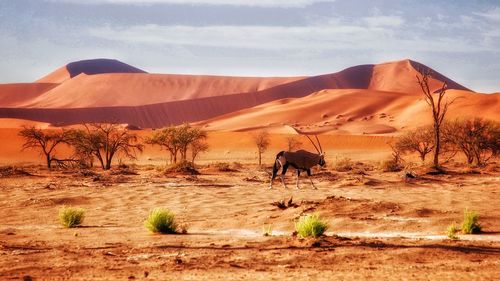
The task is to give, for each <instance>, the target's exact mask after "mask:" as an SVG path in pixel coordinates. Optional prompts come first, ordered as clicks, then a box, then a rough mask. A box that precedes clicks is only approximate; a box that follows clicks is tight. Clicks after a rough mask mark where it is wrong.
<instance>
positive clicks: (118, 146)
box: [71, 123, 144, 170]
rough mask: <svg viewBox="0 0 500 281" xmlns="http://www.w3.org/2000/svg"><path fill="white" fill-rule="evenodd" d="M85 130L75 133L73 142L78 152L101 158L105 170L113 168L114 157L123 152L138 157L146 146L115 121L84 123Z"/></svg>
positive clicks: (132, 157) (130, 156) (125, 154)
mask: <svg viewBox="0 0 500 281" xmlns="http://www.w3.org/2000/svg"><path fill="white" fill-rule="evenodd" d="M84 126H85V130H79V131H78V132H76V133H74V137H73V138H72V141H71V144H72V145H73V146H74V147H75V150H76V152H77V153H80V154H82V155H86V156H87V157H95V158H97V160H99V163H100V164H101V167H102V168H103V169H104V170H109V169H111V163H112V162H113V157H114V156H116V155H117V154H122V155H124V156H125V157H127V158H130V159H136V158H137V157H136V152H137V151H138V152H142V151H143V148H144V146H143V145H142V144H140V143H139V139H138V137H137V136H136V135H135V134H132V133H130V131H129V130H128V129H126V128H123V127H122V126H120V125H119V124H115V123H91V124H84Z"/></svg>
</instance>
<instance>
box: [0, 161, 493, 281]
mask: <svg viewBox="0 0 500 281" xmlns="http://www.w3.org/2000/svg"><path fill="white" fill-rule="evenodd" d="M232 167H233V168H234V170H232V171H229V172H222V171H219V170H218V169H217V168H216V167H204V168H202V169H201V170H200V171H201V175H198V176H183V175H175V176H174V175H169V176H165V175H164V174H163V173H162V169H161V167H160V166H158V165H155V166H153V165H141V166H134V167H132V168H130V170H132V171H133V172H135V173H137V174H131V175H128V172H127V171H124V170H113V171H111V172H106V173H103V172H101V171H99V170H95V171H93V172H92V173H86V174H84V173H79V172H78V171H64V170H63V171H47V170H45V169H43V168H41V167H38V166H31V167H28V166H26V167H23V170H24V171H25V172H28V173H29V175H28V174H22V173H21V174H14V175H12V174H11V175H7V176H3V177H0V189H1V191H0V192H1V193H0V194H1V196H0V213H1V214H2V215H1V216H0V279H1V280H10V279H13V280H16V279H17V280H19V279H22V278H23V277H25V276H30V277H32V278H33V279H36V280H49V279H50V280H58V279H60V280H65V279H71V280H89V279H95V280H114V279H117V280H124V279H140V280H290V279H292V278H304V279H305V280H334V279H340V280H344V279H349V280H369V279H379V280H493V279H495V278H497V277H498V276H499V274H500V209H499V208H498V206H500V197H499V196H498V195H499V192H500V184H499V176H498V175H499V172H498V170H495V169H490V170H489V172H484V173H479V174H476V173H470V172H464V171H467V170H464V169H462V168H459V167H458V168H454V170H453V171H454V172H452V173H451V174H448V175H441V176H429V175H421V176H420V177H419V178H418V179H413V180H412V181H410V182H405V181H402V180H401V175H400V174H399V173H382V172H381V171H379V170H378V169H377V168H376V167H372V166H370V165H369V164H368V162H367V163H365V164H363V165H361V164H359V165H358V167H357V168H356V169H355V170H353V171H350V172H337V171H335V170H333V169H332V168H331V167H330V168H329V169H327V170H322V171H316V175H317V176H316V177H315V178H314V182H315V183H316V185H317V186H318V189H317V190H313V189H312V188H311V187H310V185H309V184H308V183H307V181H306V178H303V179H302V186H301V187H302V189H300V190H296V189H292V188H290V189H287V190H285V189H284V188H282V187H281V186H280V185H279V183H278V181H277V182H276V184H275V188H274V189H272V190H268V189H267V186H268V178H269V175H268V172H269V168H267V169H264V170H260V169H258V168H257V167H256V166H254V165H250V164H244V165H232ZM287 180H288V182H289V186H290V187H293V185H294V177H293V176H292V174H290V175H289V176H288V177H287ZM290 197H293V201H294V202H295V203H296V204H297V205H298V206H297V207H292V208H288V209H285V210H281V209H279V208H277V207H276V206H273V205H272V204H271V203H273V202H275V201H278V200H281V199H289V198H290ZM62 205H72V206H79V207H83V208H85V209H86V218H85V221H84V223H83V226H82V227H79V228H75V229H64V228H62V227H61V226H59V224H58V221H57V212H58V209H59V208H60V207H61V206H62ZM153 207H166V208H169V209H171V210H172V211H173V212H175V213H176V214H177V218H178V220H179V221H180V222H182V223H186V224H187V225H188V234H186V235H155V234H151V233H149V232H148V231H147V230H146V229H145V227H144V226H143V221H144V219H145V217H146V216H147V214H148V211H149V210H150V209H151V208H153ZM466 207H468V208H471V209H474V210H477V211H478V212H479V214H480V216H481V217H480V221H481V224H482V226H483V230H484V233H483V234H480V235H464V236H461V237H460V240H458V241H453V240H449V239H447V238H446V237H445V236H444V235H443V232H444V230H445V229H446V226H447V225H449V224H450V223H452V222H454V221H456V222H460V221H461V219H462V212H463V210H464V208H466ZM311 212H319V213H320V214H321V215H322V217H324V218H325V219H326V220H327V221H328V222H329V224H330V228H329V229H328V232H327V236H325V237H322V238H319V239H315V240H313V239H303V240H301V239H299V238H297V237H294V236H292V232H293V230H294V221H295V220H296V219H297V218H298V217H299V216H300V215H302V214H305V213H311ZM266 226H270V227H271V228H272V232H273V235H272V236H269V237H264V236H263V228H264V227H266Z"/></svg>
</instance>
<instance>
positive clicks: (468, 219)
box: [462, 209, 481, 234]
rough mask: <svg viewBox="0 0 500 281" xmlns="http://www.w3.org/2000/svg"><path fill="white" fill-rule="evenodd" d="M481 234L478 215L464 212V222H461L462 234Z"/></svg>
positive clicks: (466, 210)
mask: <svg viewBox="0 0 500 281" xmlns="http://www.w3.org/2000/svg"><path fill="white" fill-rule="evenodd" d="M480 232H481V225H479V215H478V214H477V213H476V212H475V211H472V210H471V211H469V210H468V209H465V210H464V221H463V222H462V233H464V234H476V233H480Z"/></svg>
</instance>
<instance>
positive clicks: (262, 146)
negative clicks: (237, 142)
mask: <svg viewBox="0 0 500 281" xmlns="http://www.w3.org/2000/svg"><path fill="white" fill-rule="evenodd" d="M252 138H253V141H254V144H255V145H256V146H257V152H258V154H259V166H262V153H264V152H265V151H266V150H267V148H268V147H269V144H270V141H271V140H270V137H269V133H268V132H267V131H265V130H262V131H259V132H257V133H255V134H254V135H253V136H252Z"/></svg>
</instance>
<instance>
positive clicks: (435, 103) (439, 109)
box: [416, 69, 453, 169]
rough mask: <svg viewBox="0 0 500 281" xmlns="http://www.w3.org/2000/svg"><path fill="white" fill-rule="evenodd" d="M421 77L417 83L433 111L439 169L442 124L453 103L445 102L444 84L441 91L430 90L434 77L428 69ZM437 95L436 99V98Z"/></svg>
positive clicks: (436, 162) (435, 155)
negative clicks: (430, 83) (430, 81)
mask: <svg viewBox="0 0 500 281" xmlns="http://www.w3.org/2000/svg"><path fill="white" fill-rule="evenodd" d="M420 73H421V76H419V75H417V76H416V77H417V81H418V84H419V85H420V88H421V89H422V93H423V95H424V98H425V101H426V102H427V104H428V105H429V107H430V108H431V110H432V118H433V129H434V160H433V163H434V167H435V168H436V169H439V153H440V149H441V124H442V123H443V121H444V117H445V115H446V112H447V111H448V107H449V106H450V105H451V104H452V103H453V101H448V100H443V98H444V97H445V95H446V89H447V85H446V82H443V85H442V86H441V89H440V90H438V91H435V92H432V91H431V90H430V88H429V78H431V77H432V71H431V70H430V69H427V70H425V71H421V72H420ZM435 95H436V97H435Z"/></svg>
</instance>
